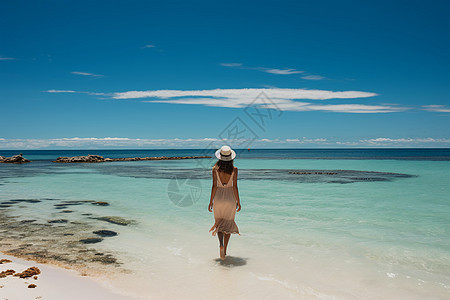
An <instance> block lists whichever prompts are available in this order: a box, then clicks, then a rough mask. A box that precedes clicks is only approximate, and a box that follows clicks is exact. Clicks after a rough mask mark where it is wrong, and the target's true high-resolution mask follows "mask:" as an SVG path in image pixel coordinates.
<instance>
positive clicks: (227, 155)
mask: <svg viewBox="0 0 450 300" xmlns="http://www.w3.org/2000/svg"><path fill="white" fill-rule="evenodd" d="M216 157H217V158H218V159H220V160H223V161H230V160H233V159H234V158H235V157H236V152H234V150H233V149H231V148H230V147H229V146H222V148H220V149H219V150H217V151H216Z"/></svg>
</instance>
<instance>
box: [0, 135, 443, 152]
mask: <svg viewBox="0 0 450 300" xmlns="http://www.w3.org/2000/svg"><path fill="white" fill-rule="evenodd" d="M224 143H225V144H230V145H231V146H232V147H233V148H238V145H240V143H241V141H240V140H236V139H233V140H226V139H219V138H214V137H205V138H167V139H140V138H124V137H103V138H98V137H88V138H81V137H72V138H55V139H5V138H0V149H11V150H13V149H23V150H26V149H111V148H122V149H124V148H128V149H130V148H145V149H168V148H173V149H186V148H196V149H211V148H213V149H214V147H215V148H219V147H220V146H222V145H223V144H224ZM300 145H301V146H302V147H326V148H342V147H369V148H376V147H396V148H404V147H449V146H450V138H431V137H427V138H410V137H406V138H388V137H378V138H368V139H359V140H330V139H327V138H308V137H302V138H285V139H279V138H275V139H270V138H260V139H257V140H255V141H254V142H253V143H252V147H253V148H267V147H268V148H277V147H298V146H300Z"/></svg>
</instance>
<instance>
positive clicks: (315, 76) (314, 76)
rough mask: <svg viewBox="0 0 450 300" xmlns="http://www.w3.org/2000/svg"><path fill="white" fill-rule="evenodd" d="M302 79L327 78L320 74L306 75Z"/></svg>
mask: <svg viewBox="0 0 450 300" xmlns="http://www.w3.org/2000/svg"><path fill="white" fill-rule="evenodd" d="M302 79H305V80H322V79H325V77H323V76H320V75H305V76H302Z"/></svg>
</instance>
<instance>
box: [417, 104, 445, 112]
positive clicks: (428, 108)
mask: <svg viewBox="0 0 450 300" xmlns="http://www.w3.org/2000/svg"><path fill="white" fill-rule="evenodd" d="M422 108H423V110H426V111H434V112H446V113H447V112H450V108H447V107H446V106H445V105H423V106H422Z"/></svg>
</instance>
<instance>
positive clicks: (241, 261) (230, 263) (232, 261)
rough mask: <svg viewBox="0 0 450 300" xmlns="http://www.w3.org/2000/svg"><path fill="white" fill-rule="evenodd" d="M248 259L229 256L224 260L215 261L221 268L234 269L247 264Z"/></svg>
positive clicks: (217, 259)
mask: <svg viewBox="0 0 450 300" xmlns="http://www.w3.org/2000/svg"><path fill="white" fill-rule="evenodd" d="M247 260H248V258H242V257H236V256H227V257H226V258H225V259H224V260H221V259H220V258H216V259H214V261H215V262H216V263H218V264H219V265H221V266H224V267H228V268H232V267H240V266H244V265H246V264H247Z"/></svg>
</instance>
